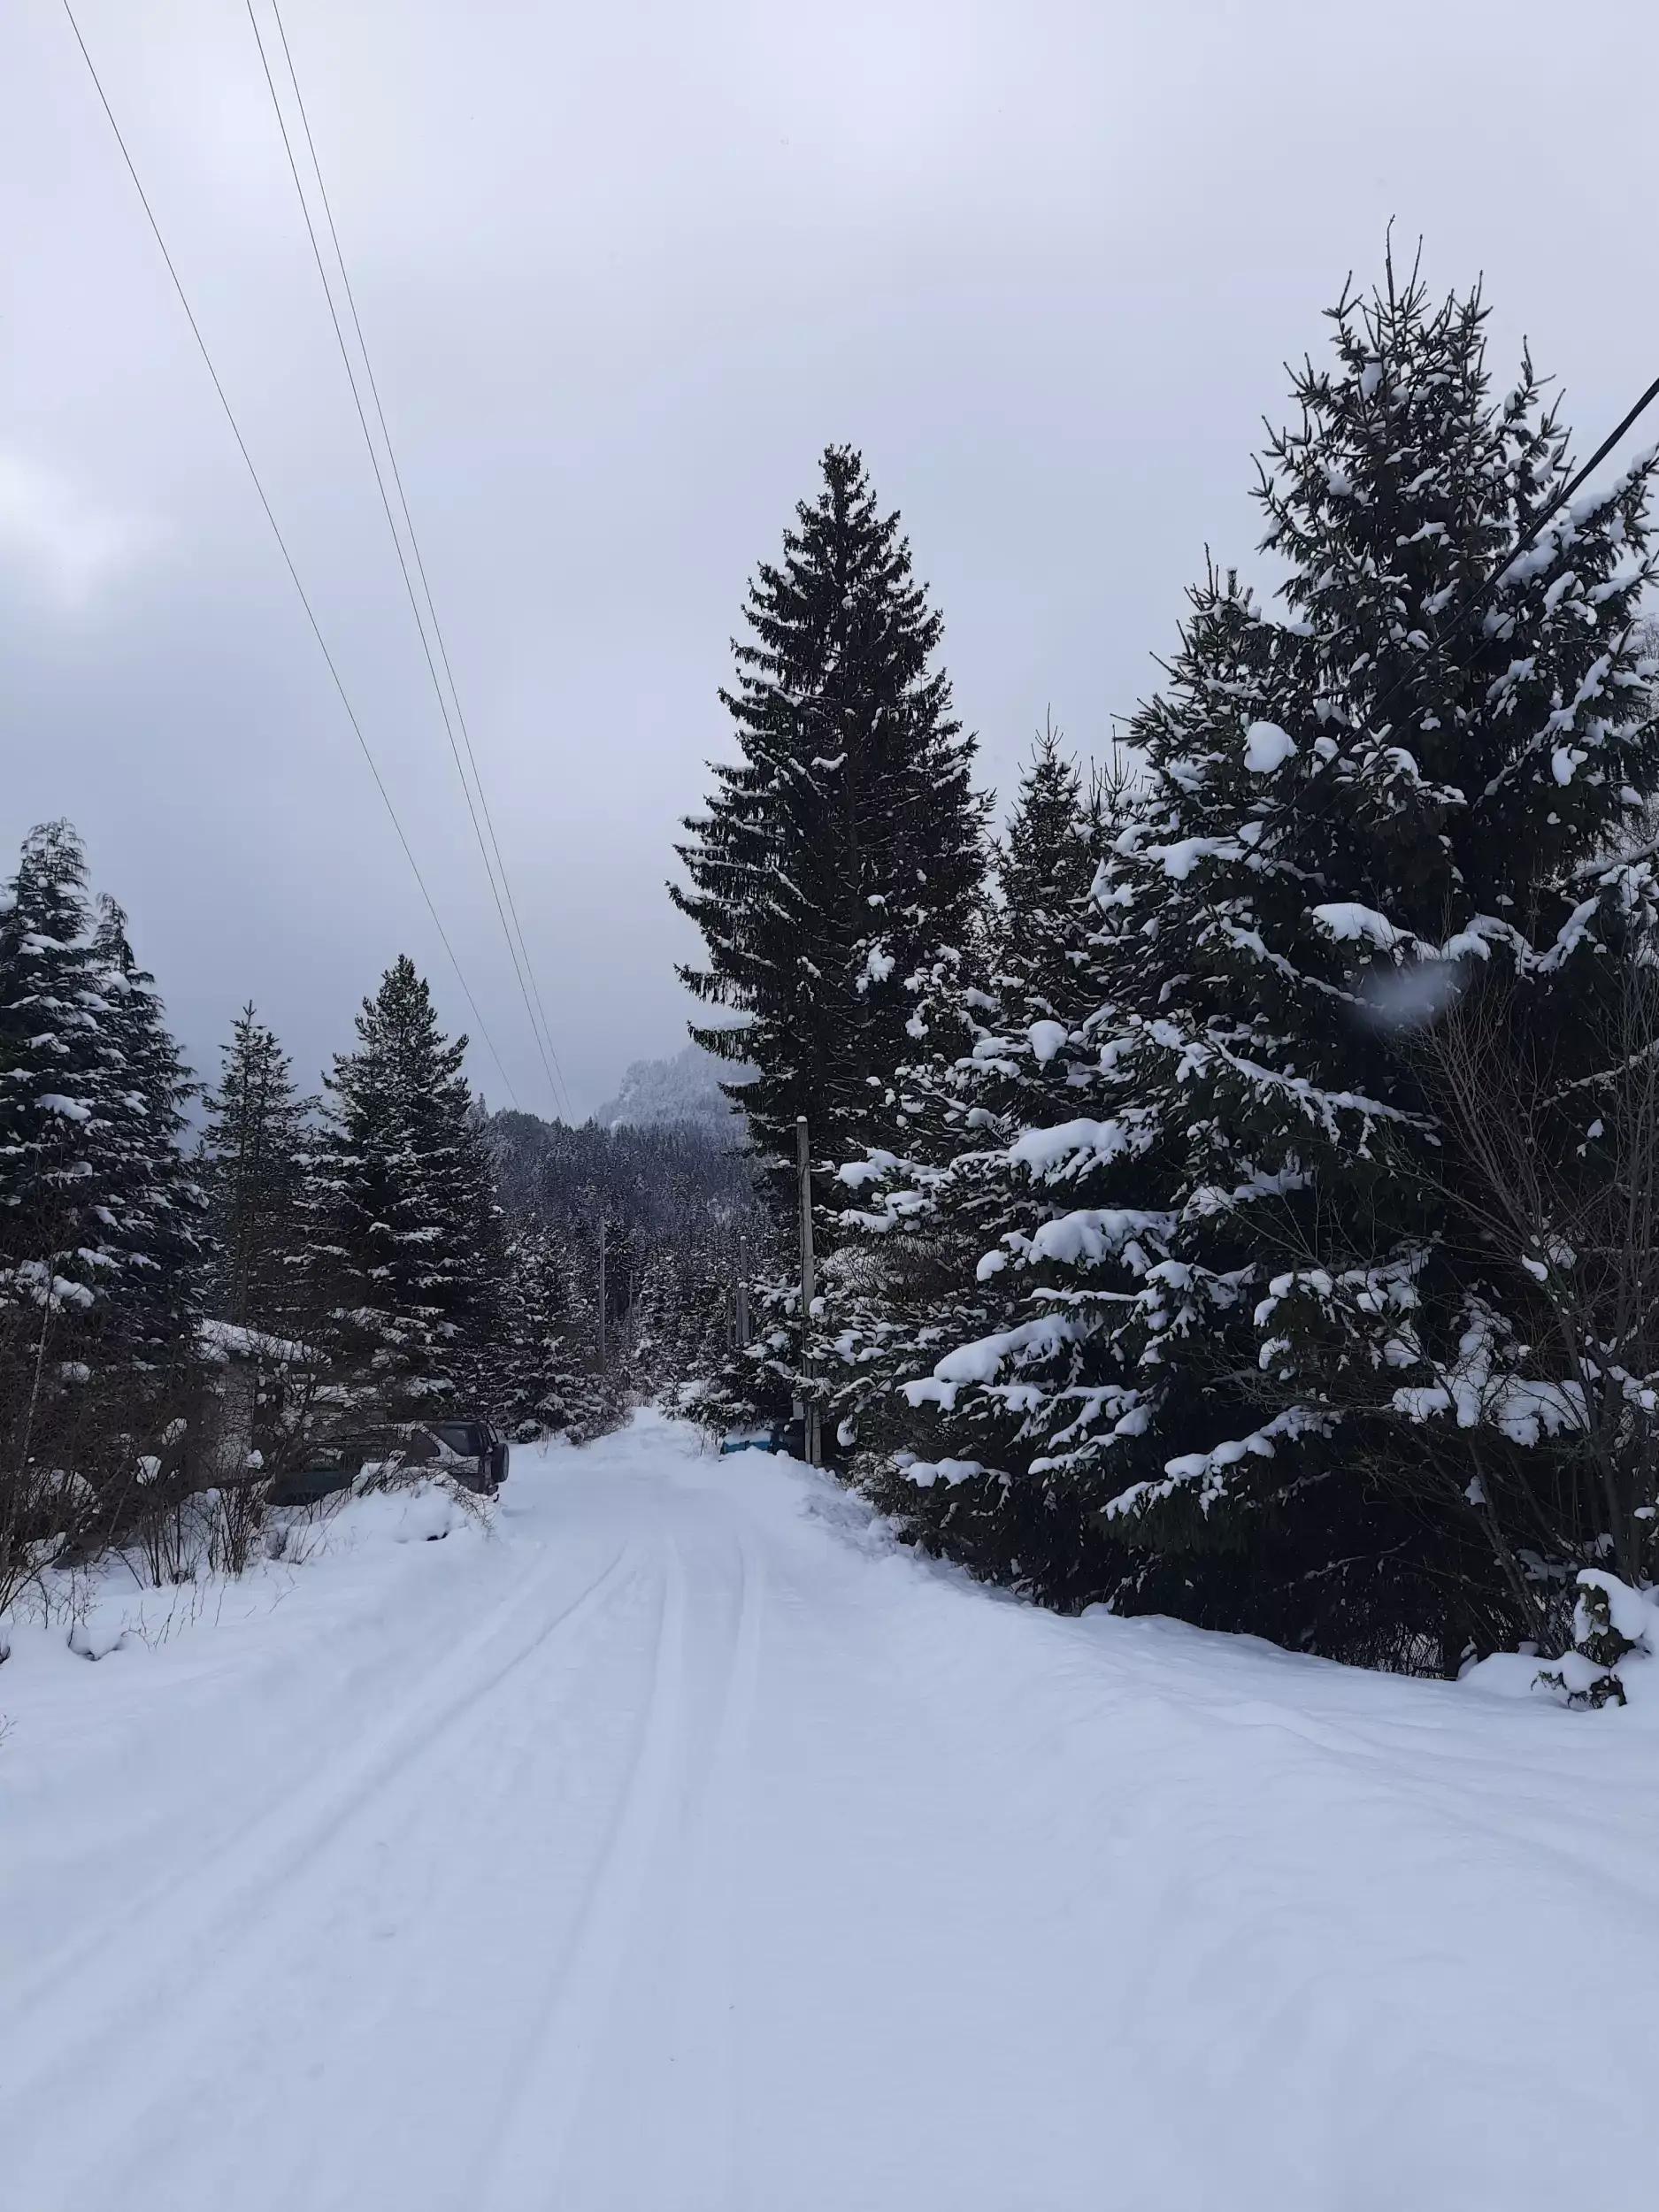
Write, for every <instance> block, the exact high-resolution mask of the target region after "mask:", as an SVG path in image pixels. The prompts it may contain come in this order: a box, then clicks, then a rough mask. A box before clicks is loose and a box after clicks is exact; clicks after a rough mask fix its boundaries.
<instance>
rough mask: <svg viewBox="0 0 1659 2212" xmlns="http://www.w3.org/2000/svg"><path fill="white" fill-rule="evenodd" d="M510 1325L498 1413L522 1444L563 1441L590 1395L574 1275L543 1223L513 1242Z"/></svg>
mask: <svg viewBox="0 0 1659 2212" xmlns="http://www.w3.org/2000/svg"><path fill="white" fill-rule="evenodd" d="M505 1268H506V1272H505V1277H504V1280H503V1298H502V1306H503V1312H502V1320H501V1332H500V1337H499V1341H498V1348H497V1351H496V1355H495V1362H494V1368H495V1415H496V1417H497V1418H498V1419H499V1421H500V1422H501V1424H502V1425H503V1428H505V1429H506V1430H507V1432H508V1433H509V1434H510V1435H511V1436H514V1437H516V1438H518V1440H520V1441H521V1442H526V1443H527V1442H529V1441H531V1440H534V1438H536V1437H539V1436H556V1435H560V1434H563V1433H564V1432H566V1431H568V1430H569V1429H570V1428H571V1427H572V1424H573V1423H574V1422H575V1421H576V1420H577V1418H578V1417H579V1414H580V1410H581V1408H582V1406H583V1404H584V1402H585V1399H586V1396H587V1394H588V1378H587V1375H586V1373H585V1372H583V1371H580V1360H581V1357H582V1347H581V1345H580V1342H579V1336H580V1331H579V1328H578V1325H577V1322H576V1317H574V1316H573V1315H572V1310H571V1303H570V1298H571V1290H572V1282H571V1267H570V1260H569V1256H568V1254H567V1252H566V1251H565V1246H564V1243H563V1241H562V1240H561V1239H560V1238H559V1237H558V1236H557V1235H556V1233H554V1232H553V1230H551V1229H550V1228H549V1226H548V1225H547V1223H546V1222H545V1221H543V1220H542V1219H541V1217H540V1216H539V1215H532V1216H529V1217H526V1218H524V1219H522V1220H520V1221H518V1222H517V1223H515V1224H514V1225H513V1228H512V1230H511V1233H510V1235H509V1237H508V1240H507V1249H506V1261H505Z"/></svg>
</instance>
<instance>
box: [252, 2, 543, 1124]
mask: <svg viewBox="0 0 1659 2212" xmlns="http://www.w3.org/2000/svg"><path fill="white" fill-rule="evenodd" d="M271 12H272V14H273V17H274V18H275V19H276V27H277V32H278V35H279V36H280V38H281V41H282V54H283V58H284V60H285V61H286V62H287V64H288V80H289V81H290V83H291V84H292V85H293V87H294V99H295V104H296V106H297V107H298V109H299V113H300V121H301V122H302V124H303V126H304V129H305V143H306V146H307V148H308V150H309V151H310V153H311V167H312V168H313V170H315V172H316V174H317V189H318V192H319V196H320V197H321V200H322V204H323V213H324V214H325V215H326V217H327V219H328V235H329V237H330V239H331V240H332V241H333V242H334V257H335V259H336V260H337V261H338V262H339V264H340V276H341V281H342V283H343V285H344V286H345V293H346V303H347V305H348V306H349V309H350V311H351V326H352V328H353V329H354V330H355V332H356V333H357V344H358V347H359V349H361V351H362V354H363V365H364V368H365V370H366V371H367V373H368V379H369V391H370V394H371V396H373V401H374V411H375V414H376V416H377V418H378V419H379V421H380V435H381V436H382V438H384V440H385V441H386V455H387V458H388V460H389V461H390V463H391V465H392V480H393V482H394V484H395V485H396V488H397V498H398V504H399V505H400V506H401V508H402V509H403V521H404V524H405V525H406V526H407V528H408V531H409V542H410V544H411V547H412V549H413V550H414V555H415V566H416V569H417V571H418V572H419V577H420V584H421V589H422V590H423V591H424V592H425V594H426V607H427V611H428V612H429V613H430V615H431V617H432V628H433V634H434V637H435V638H436V639H437V641H438V656H439V658H440V659H441V660H442V663H443V672H444V675H445V677H446V678H447V679H448V680H449V695H450V696H451V698H452V699H453V700H454V702H455V713H456V719H457V722H458V723H459V725H460V728H461V739H462V742H463V743H464V744H465V747H466V757H467V759H468V761H469V762H470V763H471V764H472V780H473V782H474V783H475V784H476V785H477V786H478V797H479V803H480V806H481V807H482V808H483V810H484V824H485V826H486V828H487V829H488V832H489V841H490V845H491V847H492V848H493V849H494V851H495V864H496V867H497V869H498V870H499V871H500V874H501V882H502V888H503V891H505V893H506V895H507V905H508V910H509V911H510V912H511V915H512V920H513V926H514V928H515V929H516V930H517V931H518V944H519V949H520V950H521V951H522V952H523V954H524V964H525V972H526V974H527V975H528V977H529V979H530V988H531V990H532V991H533V992H534V995H535V1002H536V1010H537V1012H538V1013H539V1014H540V1015H541V1028H542V1033H543V1034H544V1035H545V1036H546V1039H547V1048H548V1050H549V1053H551V1054H552V1057H553V1066H554V1070H555V1071H556V1072H557V1076H558V1079H559V1085H560V1087H561V1089H564V1090H565V1107H566V1110H569V1106H570V1094H569V1091H568V1089H567V1088H566V1087H565V1071H564V1070H563V1068H561V1067H560V1066H559V1056H558V1053H557V1049H556V1048H555V1046H554V1043H553V1028H552V1025H551V1023H550V1022H549V1020H548V1017H547V1009H546V1007H545V1006H544V1005H543V1004H542V1001H541V985H540V983H539V982H538V981H537V980H536V972H535V968H534V964H533V963H532V961H531V958H530V946H529V941H528V939H527V938H526V935H525V933H524V925H523V924H522V922H521V921H520V920H519V918H518V901H517V900H516V899H515V898H514V897H513V892H512V883H511V879H510V877H509V876H508V873H507V864H506V861H505V859H504V857H503V854H502V849H501V841H500V840H499V838H498V837H497V836H496V834H495V818H494V816H493V815H492V813H491V811H490V805H489V795H488V792H487V791H486V789H485V787H484V779H483V776H482V774H481V773H480V770H479V765H478V758H477V756H476V754H475V753H474V752H473V750H472V732H471V731H470V730H469V729H468V727H467V722H466V714H465V710H464V708H463V707H462V704H461V694H460V691H459V689H458V687H457V684H456V680H455V672H454V670H453V669H452V668H451V667H450V665H449V646H448V644H447V643H446V642H445V640H444V635H443V629H442V624H441V623H440V622H439V620H438V604H437V601H436V600H435V599H434V597H433V595H432V587H431V585H430V584H429V583H428V582H427V580H426V559H425V557H424V556H423V555H422V553H421V550H420V540H419V536H418V535H417V534H416V530H415V518H414V517H413V515H412V514H411V512H410V508H409V500H408V496H407V495H406V494H405V492H404V490H403V471H402V470H401V469H400V468H399V466H398V465H397V449H396V446H395V445H394V444H393V443H392V434H391V431H390V430H389V429H388V426H387V421H386V410H385V409H384V407H382V406H381V404H380V386H379V384H378V382H377V381H376V380H375V375H374V363H373V359H372V358H371V357H370V354H369V347H368V341H367V340H366V339H365V336H364V334H363V323H362V319H361V318H360V317H359V315H358V313H357V295H356V293H355V292H354V291H353V290H352V288H351V273H350V271H349V269H348V268H347V266H346V257H345V253H344V251H343V250H342V247H341V243H340V234H339V231H338V230H337V229H336V228H335V226H334V206H333V204H332V203H331V201H330V200H329V197H328V187H327V184H326V182H325V180H324V178H323V168H322V163H321V162H320V161H319V159H318V156H317V145H316V142H315V140H314V139H313V138H312V136H311V116H310V114H309V112H308V111H307V110H306V106H305V95H304V94H303V92H302V91H301V89H300V81H299V73H298V71H297V70H296V68H295V66H294V56H293V53H292V51H291V50H290V49H289V46H288V27H287V26H286V25H285V24H284V22H283V20H282V11H281V9H280V6H279V5H278V4H277V0H271Z"/></svg>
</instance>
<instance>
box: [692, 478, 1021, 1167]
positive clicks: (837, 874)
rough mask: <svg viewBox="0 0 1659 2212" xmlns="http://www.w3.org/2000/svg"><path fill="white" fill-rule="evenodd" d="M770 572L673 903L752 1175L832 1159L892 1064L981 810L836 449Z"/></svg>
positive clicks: (968, 877) (943, 697) (961, 909)
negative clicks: (685, 924) (693, 938)
mask: <svg viewBox="0 0 1659 2212" xmlns="http://www.w3.org/2000/svg"><path fill="white" fill-rule="evenodd" d="M823 472H824V486H823V489H822V490H821V491H820V492H819V494H818V497H817V499H816V500H815V501H813V502H812V503H811V504H810V505H808V504H807V503H804V502H803V503H802V504H801V505H800V506H799V507H798V508H797V509H796V523H795V527H794V528H793V529H791V530H789V531H787V532H786V534H785V537H784V552H783V559H782V561H781V563H780V564H779V565H773V564H772V563H771V562H763V563H762V564H761V566H760V568H759V570H758V572H757V576H756V579H755V581H754V582H753V583H752V584H751V585H750V586H749V600H748V604H747V607H746V609H745V618H746V621H747V623H748V626H749V636H748V637H747V639H745V640H744V641H741V642H738V643H736V644H734V645H733V657H734V660H735V662H736V680H735V683H734V686H733V688H732V689H731V690H729V691H726V692H723V693H722V694H721V698H722V701H723V703H724V704H725V706H726V710H727V711H728V712H729V713H730V715H731V717H732V720H733V726H734V730H735V734H736V738H737V741H738V747H739V751H740V757H739V759H738V760H737V761H736V762H735V763H732V764H726V763H717V764H714V766H713V774H714V777H715V789H714V792H713V794H712V795H711V796H710V802H709V809H708V812H707V813H706V814H704V815H701V816H697V817H694V818H692V819H690V820H688V821H687V824H686V828H687V832H688V835H687V841H686V842H685V843H684V844H683V845H681V846H680V848H679V852H680V858H681V860H682V861H683V862H684V864H685V868H686V872H687V877H688V878H689V879H690V884H689V888H685V887H680V886H679V885H675V886H673V887H672V896H673V898H674V902H675V903H676V904H677V905H678V906H679V907H680V910H681V911H682V912H684V913H686V914H687V915H689V916H690V918H691V919H692V920H693V921H694V922H695V924H696V926H697V927H698V929H699V930H700V931H701V932H702V933H703V942H704V946H705V948H706V959H705V964H704V965H703V966H700V967H698V966H693V967H687V968H684V969H682V970H681V975H682V978H683V979H684V981H685V982H686V984H687V987H689V988H690V989H691V990H692V991H693V992H695V995H697V996H698V997H699V998H701V999H703V1000H704V1001H706V1002H708V1003H710V1005H713V1006H717V1007H719V1008H722V1009H725V1010H726V1011H727V1012H728V1013H729V1014H730V1015H731V1016H733V1017H734V1018H735V1023H736V1025H726V1026H721V1025H715V1026H710V1028H707V1029H699V1030H694V1032H693V1034H694V1036H695V1039H696V1041H697V1042H698V1043H700V1044H702V1045H703V1046H704V1047H705V1048H707V1049H708V1050H709V1051H710V1052H712V1053H714V1054H716V1055H717V1056H719V1057H720V1058H722V1059H726V1060H728V1061H732V1060H739V1059H742V1060H747V1061H748V1062H749V1063H750V1064H752V1065H753V1067H754V1069H755V1071H756V1072H755V1074H754V1075H753V1077H752V1078H750V1079H749V1080H747V1081H743V1082H740V1083H737V1084H734V1085H732V1086H729V1087H728V1090H729V1094H730V1095H731V1096H732V1098H733V1102H735V1103H736V1104H738V1105H739V1106H741V1109H742V1110H743V1112H744V1113H745V1114H746V1115H747V1116H748V1118H749V1135H750V1139H751V1141H752V1142H753V1144H754V1147H755V1148H756V1149H757V1151H758V1152H759V1153H761V1154H762V1155H763V1156H764V1157H765V1158H767V1159H769V1160H772V1161H775V1162H778V1163H780V1164H787V1163H789V1162H790V1161H792V1160H793V1157H794V1148H795V1118H796V1116H797V1115H800V1114H805V1115H806V1116H807V1117H808V1118H809V1121H810V1124H811V1127H812V1135H813V1145H814V1149H815V1151H816V1152H817V1153H818V1154H820V1155H830V1156H835V1157H846V1156H849V1154H850V1153H851V1152H852V1151H854V1150H856V1148H858V1147H859V1146H860V1144H861V1142H862V1141H863V1140H864V1138H865V1137H866V1136H868V1135H869V1134H870V1133H871V1126H872V1089H873V1090H874V1092H875V1096H876V1097H877V1098H879V1087H880V1085H881V1084H883V1083H884V1082H885V1081H886V1080H887V1079H888V1078H890V1077H891V1075H892V1073H893V1072H894V1071H895V1069H896V1068H897V1066H898V1065H899V1064H900V1062H901V1060H902V1058H903V1057H904V1054H905V1050H906V1029H905V1025H906V1023H907V1022H908V1020H909V1018H910V1010H911V1009H910V995H909V992H908V990H907V980H908V979H909V978H910V976H911V975H912V974H913V973H914V972H916V971H917V970H918V968H919V967H920V966H921V965H922V964H923V963H924V962H925V961H926V959H927V958H928V957H929V956H931V955H932V954H933V951H934V950H935V949H936V948H937V947H938V946H940V945H941V944H949V943H953V942H955V941H957V939H958V938H959V937H960V936H961V934H962V933H963V932H964V929H965V927H966V926H967V922H968V918H969V916H970V915H971V913H972V908H973V903H974V901H975V899H976V897H977V895H978V892H979V883H980V878H981V873H982V868H983V856H982V851H981V837H982V826H983V819H984V807H983V804H982V803H981V802H980V801H979V799H978V798H977V797H976V796H975V795H974V793H973V791H972V788H971V787H970V782H969V772H970V769H971V766H972V758H973V742H972V739H971V738H967V737H964V735H963V733H962V730H961V726H960V724H959V723H958V722H957V721H956V718H955V717H954V716H953V714H952V712H951V701H950V683H949V678H948V677H947V675H946V674H945V672H944V671H943V670H942V669H940V668H936V667H934V666H933V665H932V664H933V658H934V656H935V654H936V652H937V649H938V646H939V641H940V635H941V630H942V627H943V625H942V623H941V618H940V617H939V615H938V614H937V613H936V612H934V611H933V609H932V608H930V607H929V605H928V603H927V596H926V590H925V588H923V587H922V586H921V585H920V584H918V583H917V582H916V581H915V580H914V578H913V576H912V574H911V569H910V546H909V544H908V542H907V541H906V540H905V539H904V538H902V536H901V535H900V534H899V518H898V516H897V515H896V514H889V515H886V516H883V515H882V514H880V513H879V511H878V509H877V505H876V499H875V494H874V492H873V491H872V488H871V486H870V482H869V480H868V478H867V477H866V475H865V473H864V464H863V462H862V460H861V459H860V458H859V456H858V455H857V454H856V452H855V451H853V449H851V448H850V447H848V446H831V447H829V448H828V449H826V452H825V454H824V457H823Z"/></svg>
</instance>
